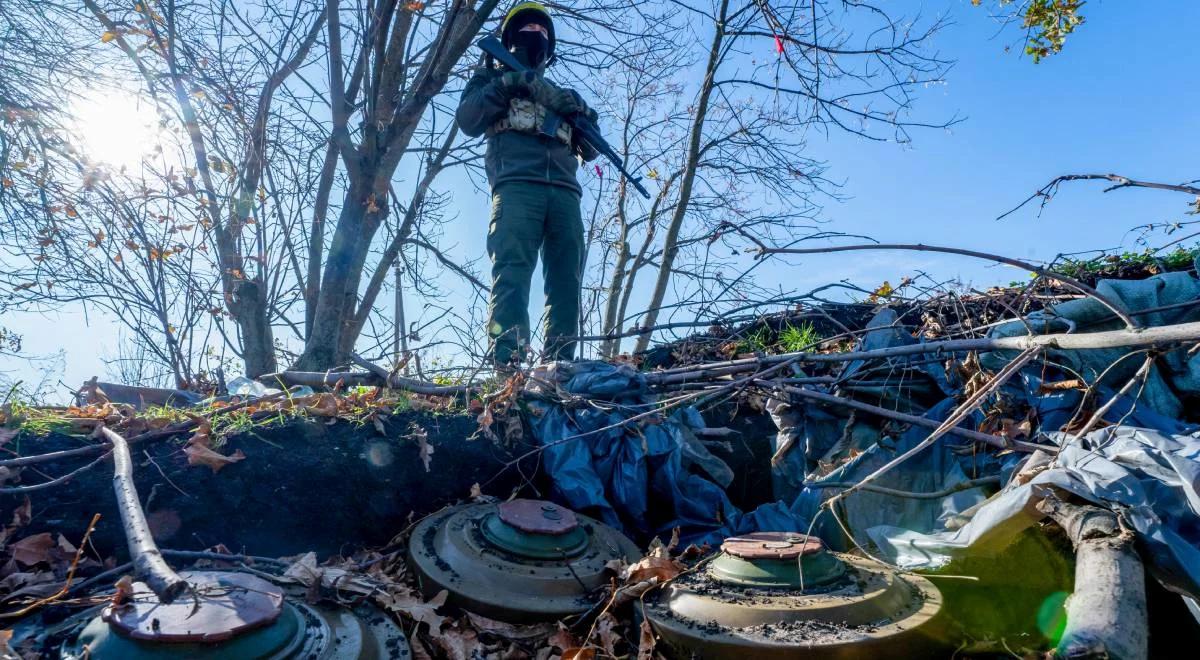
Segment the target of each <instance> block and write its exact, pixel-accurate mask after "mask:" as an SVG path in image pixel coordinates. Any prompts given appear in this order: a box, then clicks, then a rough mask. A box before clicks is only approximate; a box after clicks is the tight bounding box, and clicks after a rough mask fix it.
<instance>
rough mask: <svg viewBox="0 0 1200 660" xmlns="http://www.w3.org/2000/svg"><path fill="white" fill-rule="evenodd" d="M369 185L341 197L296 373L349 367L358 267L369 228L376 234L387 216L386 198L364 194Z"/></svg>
mask: <svg viewBox="0 0 1200 660" xmlns="http://www.w3.org/2000/svg"><path fill="white" fill-rule="evenodd" d="M373 179H374V177H368V176H363V177H360V178H357V179H356V180H354V181H352V182H351V184H350V190H349V191H347V193H346V203H345V204H344V205H343V206H342V211H341V213H340V214H339V215H338V221H337V229H336V230H335V231H334V233H333V241H332V243H330V246H329V255H328V257H327V258H326V260H325V270H324V273H323V274H322V277H321V295H320V296H319V297H318V298H317V311H316V313H315V314H314V315H313V324H312V330H311V332H310V333H309V336H308V341H307V342H306V343H305V347H304V353H303V354H302V355H301V356H300V359H299V360H298V361H297V362H296V365H295V366H294V368H295V369H298V370H301V371H323V370H325V369H330V368H332V367H335V366H338V365H342V364H346V363H348V362H349V359H350V350H351V349H352V348H353V339H350V340H349V341H347V340H348V336H349V335H351V334H353V333H352V332H348V331H349V330H351V329H352V327H353V325H354V315H355V311H356V310H357V302H358V285H359V282H360V281H361V279H362V270H363V264H364V263H365V262H366V257H367V252H368V251H369V249H370V245H371V239H372V238H373V237H374V234H375V232H374V228H378V226H379V223H380V222H382V220H383V218H384V217H386V215H387V199H386V196H385V197H383V198H380V197H379V196H376V197H372V193H371V192H369V191H370V190H371V187H372V186H371V184H370V183H369V182H371V181H372V180H373ZM385 191H386V188H385ZM384 194H385V195H386V192H385V193H384ZM371 209H375V210H371ZM372 216H374V217H372ZM347 343H349V347H347Z"/></svg>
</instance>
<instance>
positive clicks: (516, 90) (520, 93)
mask: <svg viewBox="0 0 1200 660" xmlns="http://www.w3.org/2000/svg"><path fill="white" fill-rule="evenodd" d="M540 80H541V79H540V78H538V76H537V73H535V72H533V71H509V72H507V73H505V74H503V75H501V76H500V77H499V78H497V79H496V88H497V89H499V90H500V93H501V94H503V95H504V96H505V97H507V98H513V97H525V96H533V91H534V86H535V83H536V82H540Z"/></svg>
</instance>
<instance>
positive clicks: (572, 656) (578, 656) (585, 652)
mask: <svg viewBox="0 0 1200 660" xmlns="http://www.w3.org/2000/svg"><path fill="white" fill-rule="evenodd" d="M595 658H596V649H589V648H579V647H576V648H571V649H567V650H566V651H563V654H562V660H595Z"/></svg>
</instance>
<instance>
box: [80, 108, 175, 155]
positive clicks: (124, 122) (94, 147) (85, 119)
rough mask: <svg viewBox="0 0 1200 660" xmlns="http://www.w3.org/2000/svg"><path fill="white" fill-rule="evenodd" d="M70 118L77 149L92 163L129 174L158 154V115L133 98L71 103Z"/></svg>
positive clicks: (160, 139) (160, 147)
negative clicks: (127, 171) (72, 123)
mask: <svg viewBox="0 0 1200 660" xmlns="http://www.w3.org/2000/svg"><path fill="white" fill-rule="evenodd" d="M72 115H73V116H74V118H75V121H74V126H73V127H72V129H73V130H72V132H73V133H74V134H75V137H76V140H77V141H78V142H77V146H78V147H79V149H80V151H81V152H82V153H83V154H84V155H85V156H86V157H87V158H88V159H89V160H91V161H93V162H95V163H102V164H105V165H108V166H110V167H112V168H115V169H118V170H132V169H135V168H137V167H139V166H140V165H142V164H143V163H144V162H145V161H146V160H147V159H148V158H150V157H152V156H154V155H155V154H157V153H158V152H160V151H161V150H162V135H161V131H160V129H159V121H158V115H157V113H156V112H155V111H154V107H153V105H152V104H151V103H150V102H148V101H146V100H144V99H140V98H138V97H137V96H136V95H134V94H127V93H126V94H123V93H119V92H107V93H94V94H92V95H90V96H85V97H83V98H81V99H79V100H78V101H76V102H75V104H74V105H73V107H72Z"/></svg>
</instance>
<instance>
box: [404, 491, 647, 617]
mask: <svg viewBox="0 0 1200 660" xmlns="http://www.w3.org/2000/svg"><path fill="white" fill-rule="evenodd" d="M639 556H640V554H639V553H638V550H637V547H636V546H634V545H633V543H631V542H630V541H629V539H627V538H625V537H624V536H623V535H621V534H620V533H619V532H617V531H616V530H614V529H612V528H611V527H608V526H606V525H604V524H602V523H600V522H598V521H595V520H592V519H591V518H588V517H586V516H582V515H578V514H576V513H575V512H573V511H571V510H569V509H566V508H563V507H561V506H558V505H557V504H554V503H551V502H544V501H541V500H529V499H520V500H512V501H510V502H504V503H501V504H468V505H464V506H460V507H454V508H452V509H447V510H446V511H442V512H439V513H437V514H435V515H433V516H430V517H428V518H426V519H425V520H423V521H421V522H420V523H419V524H418V525H417V526H416V527H415V528H414V529H413V533H412V538H411V541H410V542H409V563H410V564H411V565H412V567H413V569H414V571H415V573H416V575H417V579H418V582H419V584H420V585H421V590H422V592H424V593H425V595H426V596H427V597H433V596H435V595H437V593H438V592H440V591H442V590H445V591H446V592H448V594H449V600H450V601H451V602H454V603H456V604H457V605H459V606H460V607H462V608H464V609H467V610H471V611H474V612H478V613H480V614H483V615H485V616H488V617H491V618H494V619H498V620H501V621H509V622H514V623H519V622H528V621H543V620H554V619H558V618H561V617H563V616H567V615H569V614H575V613H579V612H583V611H585V610H587V609H588V608H589V607H591V605H592V603H591V602H590V601H589V600H588V598H587V594H588V592H590V591H591V590H593V589H595V588H596V587H599V586H601V585H603V584H605V583H606V581H607V577H606V575H605V570H606V565H607V564H608V563H609V562H610V561H612V560H614V559H624V560H625V561H630V562H632V561H636V560H637V558H638V557H639Z"/></svg>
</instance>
